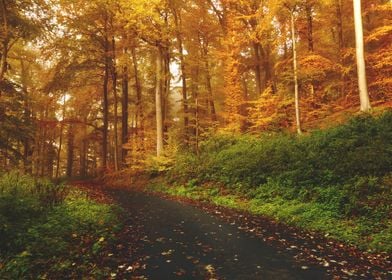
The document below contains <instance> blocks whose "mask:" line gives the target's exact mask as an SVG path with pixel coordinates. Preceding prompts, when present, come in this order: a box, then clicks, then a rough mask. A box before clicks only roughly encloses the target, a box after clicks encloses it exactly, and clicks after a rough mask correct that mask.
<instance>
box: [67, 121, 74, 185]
mask: <svg viewBox="0 0 392 280" xmlns="http://www.w3.org/2000/svg"><path fill="white" fill-rule="evenodd" d="M73 159H74V131H73V125H72V124H70V125H69V127H68V134H67V172H66V175H67V177H68V178H70V177H72V175H73V172H72V171H73Z"/></svg>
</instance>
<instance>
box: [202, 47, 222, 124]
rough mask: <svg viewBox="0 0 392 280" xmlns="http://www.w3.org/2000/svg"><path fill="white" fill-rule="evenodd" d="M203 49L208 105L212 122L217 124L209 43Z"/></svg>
mask: <svg viewBox="0 0 392 280" xmlns="http://www.w3.org/2000/svg"><path fill="white" fill-rule="evenodd" d="M202 47H203V55H204V65H205V71H206V87H207V92H208V103H209V108H210V113H211V119H212V121H214V122H216V121H217V120H218V118H217V116H216V109H215V102H214V95H213V91H212V83H211V73H210V63H209V61H208V43H204V44H203V45H202Z"/></svg>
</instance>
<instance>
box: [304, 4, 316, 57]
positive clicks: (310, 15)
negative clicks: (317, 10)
mask: <svg viewBox="0 0 392 280" xmlns="http://www.w3.org/2000/svg"><path fill="white" fill-rule="evenodd" d="M305 10H306V20H307V25H308V26H307V32H308V35H307V37H308V51H309V52H313V51H314V44H313V9H312V6H311V5H310V4H307V5H306V7H305Z"/></svg>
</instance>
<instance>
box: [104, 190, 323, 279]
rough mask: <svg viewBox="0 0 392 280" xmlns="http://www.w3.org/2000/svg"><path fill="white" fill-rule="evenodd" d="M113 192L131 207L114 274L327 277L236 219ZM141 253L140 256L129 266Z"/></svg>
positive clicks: (126, 192) (145, 196)
mask: <svg viewBox="0 0 392 280" xmlns="http://www.w3.org/2000/svg"><path fill="white" fill-rule="evenodd" d="M108 193H109V195H110V196H111V197H112V198H113V200H114V201H116V202H118V203H119V204H120V206H122V207H123V208H124V209H125V211H126V212H125V214H124V215H125V216H126V217H125V231H123V233H122V237H121V242H123V243H122V244H117V246H116V248H113V252H116V253H115V254H114V255H115V256H116V258H114V259H116V264H115V265H117V266H118V267H119V270H118V271H117V273H116V274H113V276H114V277H116V278H119V279H134V278H130V277H135V276H145V277H146V278H148V279H241V280H245V279H281V280H284V279H325V278H326V276H325V272H324V271H322V270H320V269H316V268H309V267H301V266H299V265H298V264H296V263H295V262H294V260H293V259H292V257H290V256H289V255H288V254H286V253H283V252H279V251H278V250H277V249H276V248H273V247H271V246H270V245H268V244H267V243H265V242H263V240H261V239H259V238H257V237H255V236H254V234H251V233H246V232H244V231H241V230H240V229H239V226H238V225H237V224H236V223H234V222H233V223H228V222H225V221H224V220H222V219H220V218H219V217H216V216H213V215H211V214H209V213H207V212H205V211H203V210H201V209H199V208H196V207H194V206H191V205H187V204H183V203H179V202H176V201H172V200H167V199H164V198H160V197H157V196H151V195H148V194H146V193H142V192H136V191H129V190H110V191H108ZM135 245H136V247H137V248H135ZM132 255H133V256H132ZM135 256H137V258H138V260H137V261H136V262H133V263H132V264H129V263H128V262H130V259H133V261H135V260H134V258H135ZM112 259H113V258H112ZM137 279H139V278H137ZM140 279H144V278H140Z"/></svg>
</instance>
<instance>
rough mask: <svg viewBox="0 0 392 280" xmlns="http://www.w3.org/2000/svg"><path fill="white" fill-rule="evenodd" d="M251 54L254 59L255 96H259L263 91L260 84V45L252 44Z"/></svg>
mask: <svg viewBox="0 0 392 280" xmlns="http://www.w3.org/2000/svg"><path fill="white" fill-rule="evenodd" d="M253 52H254V57H255V62H256V65H255V67H254V72H255V81H256V96H259V95H260V94H261V93H262V91H263V89H262V82H261V60H262V59H261V52H260V44H258V43H253Z"/></svg>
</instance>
